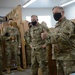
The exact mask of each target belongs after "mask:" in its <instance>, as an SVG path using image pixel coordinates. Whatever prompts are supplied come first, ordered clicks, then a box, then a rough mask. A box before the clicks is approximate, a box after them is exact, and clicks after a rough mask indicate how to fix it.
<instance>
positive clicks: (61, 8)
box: [52, 6, 64, 11]
mask: <svg viewBox="0 0 75 75" xmlns="http://www.w3.org/2000/svg"><path fill="white" fill-rule="evenodd" d="M55 8H59V9H60V10H62V11H64V9H63V7H60V6H55V7H53V9H52V10H54V9H55Z"/></svg>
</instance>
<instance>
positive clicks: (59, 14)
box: [53, 13, 62, 21]
mask: <svg viewBox="0 0 75 75" xmlns="http://www.w3.org/2000/svg"><path fill="white" fill-rule="evenodd" d="M53 17H54V19H55V20H56V21H58V20H59V19H60V18H61V17H62V15H61V13H55V14H54V15H53Z"/></svg>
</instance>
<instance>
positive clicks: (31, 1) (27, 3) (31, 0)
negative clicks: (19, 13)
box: [23, 0, 36, 8]
mask: <svg viewBox="0 0 75 75" xmlns="http://www.w3.org/2000/svg"><path fill="white" fill-rule="evenodd" d="M35 1H36V0H29V1H27V2H26V3H25V4H24V5H23V8H25V7H27V6H28V5H30V4H32V3H33V2H35Z"/></svg>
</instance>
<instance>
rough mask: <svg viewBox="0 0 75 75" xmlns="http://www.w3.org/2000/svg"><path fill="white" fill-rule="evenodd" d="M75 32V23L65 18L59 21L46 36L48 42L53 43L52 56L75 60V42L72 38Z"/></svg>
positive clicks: (58, 58) (57, 58)
mask: <svg viewBox="0 0 75 75" xmlns="http://www.w3.org/2000/svg"><path fill="white" fill-rule="evenodd" d="M73 34H74V25H73V23H72V22H71V21H69V20H67V19H66V18H64V19H63V20H62V21H61V22H57V24H56V26H55V29H54V31H53V32H51V33H49V34H48V36H47V38H46V40H45V41H46V44H49V43H51V44H52V58H53V59H56V60H75V42H74V39H73V38H71V37H72V35H73Z"/></svg>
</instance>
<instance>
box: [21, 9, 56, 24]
mask: <svg viewBox="0 0 75 75" xmlns="http://www.w3.org/2000/svg"><path fill="white" fill-rule="evenodd" d="M33 14H35V15H38V16H43V15H50V16H51V18H52V19H51V23H52V25H55V21H54V19H53V16H52V9H50V8H40V9H39V8H37V9H22V18H23V20H24V19H26V16H31V15H33Z"/></svg>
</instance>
